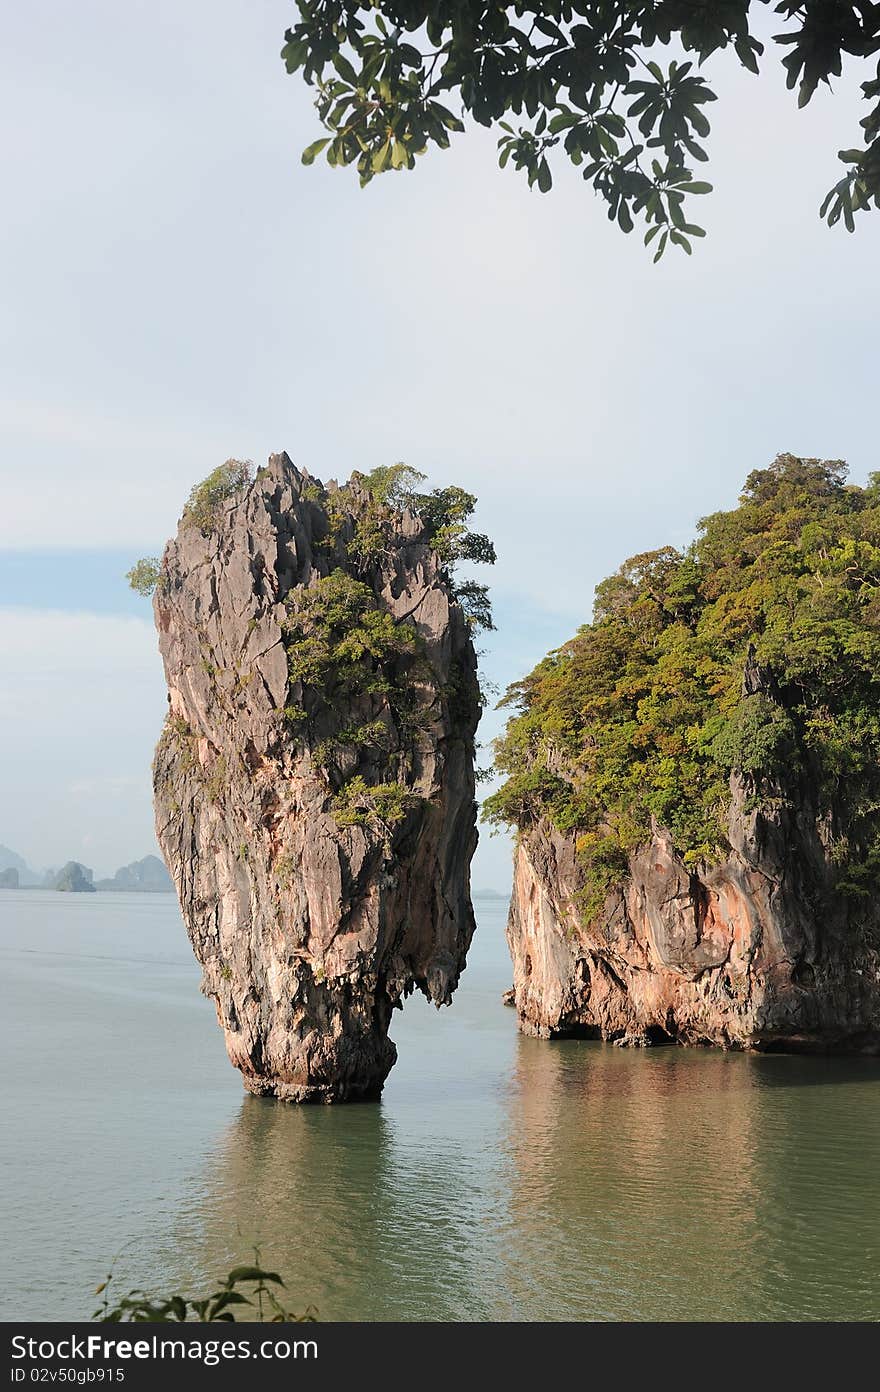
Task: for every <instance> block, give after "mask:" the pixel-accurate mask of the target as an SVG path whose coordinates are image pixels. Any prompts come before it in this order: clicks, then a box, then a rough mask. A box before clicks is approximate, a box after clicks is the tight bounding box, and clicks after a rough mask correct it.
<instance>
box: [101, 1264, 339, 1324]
mask: <svg viewBox="0 0 880 1392" xmlns="http://www.w3.org/2000/svg"><path fill="white" fill-rule="evenodd" d="M114 1279H115V1277H114V1272H113V1270H112V1269H111V1271H110V1273H109V1275H108V1276H107V1279H106V1280H105V1281H102V1282H101V1284H100V1285H99V1286H98V1287H97V1289H96V1290H95V1294H96V1295H102V1296H103V1300H102V1302H101V1305H100V1306H99V1307H98V1309H97V1310H96V1311H95V1312H94V1314H93V1315H92V1319H93V1320H99V1321H101V1322H102V1323H106V1324H124V1323H134V1324H142V1323H148V1324H176V1323H183V1322H186V1321H190V1322H193V1321H195V1322H198V1323H202V1324H207V1323H214V1322H215V1321H216V1322H218V1323H236V1322H238V1321H242V1320H243V1321H245V1322H253V1323H258V1324H260V1323H261V1324H284V1323H293V1324H302V1323H314V1321H315V1320H316V1319H317V1314H316V1312H315V1310H314V1309H313V1308H312V1307H309V1308H308V1309H307V1310H306V1311H305V1312H304V1313H301V1314H297V1313H295V1312H294V1311H292V1310H289V1309H287V1308H286V1306H285V1305H283V1304H282V1300H281V1297H280V1292H281V1291H283V1290H284V1282H283V1280H282V1279H281V1277H280V1276H279V1275H278V1272H277V1271H265V1270H264V1269H263V1267H262V1266H261V1264H260V1259H259V1252H257V1253H256V1256H255V1260H254V1262H252V1263H251V1264H249V1265H246V1266H236V1267H233V1269H232V1270H231V1271H230V1272H229V1274H228V1275H227V1276H226V1278H225V1279H224V1280H223V1281H221V1282H220V1284H219V1285H218V1287H217V1289H216V1290H214V1291H212V1292H211V1293H210V1294H209V1295H206V1296H202V1297H193V1296H189V1295H187V1296H184V1295H178V1294H173V1295H152V1294H149V1293H148V1292H146V1291H143V1290H131V1291H129V1292H128V1293H127V1294H126V1295H123V1296H120V1297H119V1299H118V1300H117V1302H116V1304H115V1305H111V1304H110V1286H111V1284H112V1282H113V1281H114Z"/></svg>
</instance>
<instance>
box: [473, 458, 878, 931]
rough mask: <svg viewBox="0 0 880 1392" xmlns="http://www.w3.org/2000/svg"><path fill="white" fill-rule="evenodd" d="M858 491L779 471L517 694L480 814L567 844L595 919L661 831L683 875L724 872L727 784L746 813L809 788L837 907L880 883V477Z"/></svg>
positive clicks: (631, 587)
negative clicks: (746, 685)
mask: <svg viewBox="0 0 880 1392" xmlns="http://www.w3.org/2000/svg"><path fill="white" fill-rule="evenodd" d="M846 472H847V471H846V467H845V465H843V464H842V463H839V462H830V463H829V462H820V461H819V460H815V459H799V458H795V457H794V456H792V455H782V456H780V457H779V458H778V459H777V460H776V461H775V462H774V463H773V464H772V465H771V466H770V468H768V469H763V470H760V471H756V472H754V473H752V474H751V475H750V476H749V478H748V479H747V481H746V486H745V490H744V492H743V493H742V495H741V499H740V506H739V507H738V508H736V509H734V510H733V511H730V512H718V513H714V514H713V515H712V516H710V517H707V518H704V519H703V521H702V522H701V523H700V527H699V536H698V538H697V540H696V541H695V542H694V543H693V544H692V545H691V546H690V547H688V548H687V549H686V550H684V551H677V550H675V549H674V548H672V547H664V548H661V549H660V550H657V551H651V552H647V553H645V554H643V555H639V556H634V557H633V558H631V559H630V560H628V561H627V562H626V563H625V564H624V565H623V566H621V568H620V570H619V571H618V572H617V574H616V575H613V576H611V577H610V578H609V579H607V580H605V581H603V582H602V584H600V585H599V586H598V588H597V591H596V604H595V610H594V618H593V621H592V623H590V624H587V625H586V626H584V627H583V628H581V629H580V630H579V632H578V634H577V636H576V637H575V638H573V639H572V640H571V641H570V642H568V643H566V644H565V645H564V646H563V647H561V648H560V649H558V650H557V651H556V652H553V653H550V654H549V655H548V656H547V657H546V658H545V659H544V660H543V661H542V662H541V663H540V664H539V665H538V666H537V667H536V668H535V670H534V671H533V672H532V673H531V674H530V675H529V676H528V677H526V678H525V679H524V680H523V681H521V682H518V683H516V684H515V685H514V686H512V687H511V688H510V689H509V691H508V693H507V695H506V697H505V698H504V703H503V704H507V705H509V706H512V707H513V708H514V709H515V712H516V713H515V714H514V715H513V717H512V718H511V720H510V721H509V723H508V726H507V729H506V732H505V734H504V735H503V737H502V738H501V739H500V740H498V741H497V743H496V757H497V765H498V768H499V769H500V770H501V772H502V773H504V774H505V775H506V781H505V783H504V785H503V786H502V787H501V788H500V789H499V791H498V792H496V793H495V794H493V795H492V796H491V797H490V798H489V799H488V800H487V802H486V804H485V808H484V815H485V817H486V819H487V820H489V821H491V822H494V823H507V824H512V825H513V826H515V827H517V828H518V829H519V830H520V831H525V830H528V829H529V828H531V827H534V826H535V825H536V824H537V823H538V822H539V821H540V820H541V819H546V820H547V821H548V822H549V823H550V824H552V825H553V826H554V827H556V828H557V829H558V830H560V831H562V832H565V833H567V834H570V835H572V836H573V837H574V838H575V842H576V845H577V850H578V854H579V857H580V861H581V864H582V867H583V872H584V880H585V884H586V891H585V904H586V905H587V906H588V908H589V909H590V911H595V909H596V908H597V907H598V905H599V904H600V903H601V898H602V896H603V894H604V893H605V891H607V889H608V888H610V887H611V886H612V885H613V884H614V883H616V882H619V881H620V879H621V878H622V877H623V876H624V875H625V873H626V868H627V858H628V855H629V853H630V852H631V851H633V850H634V849H635V848H636V847H637V846H639V845H640V844H643V843H644V842H645V840H646V839H647V837H648V835H649V833H650V828H651V824H652V819H653V820H656V822H657V823H658V824H660V825H661V826H663V827H665V828H666V829H667V830H668V831H669V832H670V833H671V835H672V838H673V841H674V843H675V846H676V848H677V849H678V851H679V852H680V853H681V854H682V856H683V857H684V859H685V861H686V862H687V863H689V864H697V863H712V862H713V861H717V860H718V859H720V858H722V857H723V856H724V855H725V854H726V853H727V850H728V845H727V839H726V826H727V822H726V817H727V812H728V808H729V805H730V799H731V793H730V775H731V772H732V771H736V772H737V773H738V774H740V775H742V776H744V777H745V780H746V782H747V785H748V786H749V788H750V790H751V794H752V796H751V802H750V805H751V806H752V807H755V806H759V805H760V804H761V803H762V802H770V801H772V800H773V799H778V798H779V797H780V796H785V788H786V787H788V788H789V789H791V788H792V787H793V786H794V783H796V782H797V780H798V779H799V778H804V777H806V778H808V779H809V781H810V785H811V788H812V789H813V791H814V794H815V797H816V799H817V804H818V812H819V814H820V815H821V816H823V817H824V818H825V824H826V826H827V828H828V830H827V834H828V836H829V838H830V840H831V843H832V845H831V855H832V859H834V860H835V861H836V862H837V864H838V866H839V870H840V879H839V886H840V888H841V889H843V890H847V891H849V892H862V891H863V889H864V886H865V884H866V883H868V882H869V881H870V878H871V876H872V875H874V874H876V872H877V870H878V869H880V474H874V475H872V476H871V478H870V480H869V483H868V486H867V487H865V488H859V487H854V486H851V485H847V484H846ZM749 663H751V664H752V665H753V666H754V669H755V670H756V671H759V672H760V673H761V674H762V675H763V680H762V684H761V689H758V690H752V691H746V692H744V690H743V677H744V672H745V670H746V667H747V664H749ZM783 774H784V775H785V777H784V778H783V779H781V778H780V776H781V775H783Z"/></svg>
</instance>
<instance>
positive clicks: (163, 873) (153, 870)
mask: <svg viewBox="0 0 880 1392" xmlns="http://www.w3.org/2000/svg"><path fill="white" fill-rule="evenodd" d="M95 888H96V889H100V890H113V891H116V892H122V891H126V892H128V893H131V892H132V891H134V892H135V893H137V894H168V893H170V892H171V890H172V889H173V888H174V886H173V885H172V883H171V876H170V875H169V874H168V871H167V870H166V869H165V866H164V865H163V863H162V861H161V860H160V859H159V857H158V856H154V855H148V856H144V858H143V860H133V861H132V863H131V865H123V866H122V868H121V869H120V870H117V871H116V874H115V875H114V876H113V877H112V879H109V880H98V881H97V883H96V885H95Z"/></svg>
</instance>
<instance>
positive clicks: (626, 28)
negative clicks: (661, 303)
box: [281, 0, 880, 260]
mask: <svg viewBox="0 0 880 1392" xmlns="http://www.w3.org/2000/svg"><path fill="white" fill-rule="evenodd" d="M297 8H298V11H299V20H298V22H297V23H296V24H295V25H293V26H292V27H291V28H290V29H288V30H287V32H286V34H285V44H284V48H283V49H282V55H281V56H282V58H283V60H284V62H285V65H286V67H287V71H288V72H290V73H294V72H301V73H302V75H303V77H304V79H305V81H306V82H307V83H308V84H309V85H310V86H312V87H314V88H315V92H316V99H315V105H316V108H317V111H318V116H319V118H320V120H321V122H322V123H323V125H324V127H325V129H326V130H327V132H328V134H327V135H326V136H324V137H322V138H321V139H319V140H316V141H314V142H313V144H311V145H310V146H309V147H308V149H307V150H306V151H305V152H304V154H303V163H305V164H312V163H314V161H315V159H316V158H317V157H318V155H319V154H322V153H323V154H324V155H325V157H326V159H327V162H328V163H329V164H330V165H333V166H345V165H354V166H355V167H356V169H357V171H358V173H359V176H360V181H361V184H366V183H368V182H369V181H370V180H371V179H372V178H373V177H374V176H375V175H376V174H380V173H383V172H385V171H386V170H402V169H412V168H413V167H414V165H415V159H416V156H417V155H420V154H422V153H424V151H425V150H426V149H427V148H428V147H429V146H430V145H436V146H438V147H439V148H441V149H445V148H447V147H448V145H449V142H450V135H451V134H452V133H455V132H460V131H463V130H464V128H465V127H464V119H465V118H466V117H470V118H471V119H472V120H473V121H475V122H477V123H478V124H479V125H482V126H489V127H492V126H494V127H497V129H498V130H499V131H500V138H499V141H498V148H499V162H500V164H501V165H502V167H503V166H505V165H507V164H508V163H510V164H511V165H512V166H513V167H514V168H517V169H519V170H521V171H523V173H524V174H525V175H526V177H527V179H528V183H529V187H530V188H534V187H537V188H538V189H539V191H540V192H542V193H546V192H548V191H549V189H550V188H551V187H552V184H553V170H552V161H553V159H554V157H555V156H556V155H558V154H560V153H561V154H563V155H564V156H566V157H567V158H568V160H569V161H570V162H571V163H572V164H573V165H575V166H578V167H580V168H581V172H582V174H583V177H584V179H585V180H586V181H587V182H588V183H589V184H590V185H591V186H592V188H593V189H594V191H595V192H596V193H597V194H598V195H599V196H600V197H601V198H602V199H603V200H604V201H605V203H606V204H607V210H608V216H609V218H610V219H611V220H612V221H614V222H615V223H616V224H617V225H618V226H619V227H620V229H621V230H622V231H623V232H631V231H632V229H633V227H634V225H635V222H636V220H637V219H641V221H642V223H643V226H644V229H645V232H644V239H645V243H646V244H648V245H650V244H653V245H654V259H655V260H658V259H659V258H660V257H661V256H662V255H663V253H664V251H665V250H666V248H667V246H668V245H673V246H677V247H679V248H681V249H682V250H684V251H685V252H687V253H688V254H690V251H691V241H692V239H693V238H694V237H701V236H703V235H704V233H703V229H702V227H700V226H699V225H697V224H696V223H694V222H693V221H692V220H691V218H690V216H689V214H688V213H687V212H686V211H685V207H686V200H690V199H691V198H692V197H693V196H694V195H699V194H702V193H708V192H709V191H710V189H711V185H709V184H708V183H706V182H705V181H703V180H701V179H697V178H695V177H694V174H693V172H692V167H691V166H692V163H693V162H694V161H696V162H698V163H699V162H704V161H706V159H707V158H708V156H707V153H706V149H705V147H704V145H703V144H702V142H703V141H704V140H705V139H706V138H707V137H708V136H709V134H710V124H709V120H708V117H707V115H706V111H705V107H706V106H707V105H708V104H709V103H711V102H713V101H714V100H715V93H714V92H713V91H712V90H711V88H710V87H709V85H708V83H707V81H706V79H705V78H704V77H703V76H702V75H701V74H700V73H699V72H698V71H696V67H695V65H697V66H702V65H703V64H704V63H705V62H706V61H707V60H708V59H709V58H710V57H712V56H713V55H715V54H718V53H721V52H728V53H730V54H732V55H733V56H734V58H735V60H736V61H737V62H738V63H739V64H740V65H741V66H743V67H745V68H746V69H747V70H748V71H750V72H752V73H757V72H758V71H759V59H760V58H761V57H762V55H763V53H764V45H763V44H762V43H761V42H760V41H759V40H758V39H757V38H756V37H755V36H754V34H753V33H752V32H751V19H752V16H753V14H754V13H755V12H756V10H757V0H716V3H712V4H705V3H698V4H695V3H688V2H686V0H663V3H656V2H655V0H649V2H648V3H645V2H643V0H480V2H479V3H477V4H462V3H460V0H415V3H413V0H405V2H404V0H297ZM775 12H776V14H778V15H779V16H780V17H781V21H782V23H783V24H784V25H785V28H784V30H783V32H782V33H780V34H777V35H775V36H774V43H775V44H776V45H780V46H782V47H783V48H785V49H786V50H787V52H786V56H785V58H784V59H783V66H784V68H785V70H786V79H787V84H788V86H789V87H790V88H795V87H797V89H798V104H799V105H800V106H804V105H805V104H806V103H807V102H808V101H809V100H810V98H811V97H812V95H813V93H814V92H815V90H816V88H817V86H818V85H819V83H826V84H828V85H830V82H831V79H832V78H834V77H840V75H841V73H842V71H843V61H844V59H845V58H849V59H855V60H861V61H866V60H868V59H871V58H873V57H874V55H876V53H877V51H878V49H880V6H878V5H876V4H854V5H851V4H841V3H834V2H833V0H807V3H805V4H804V3H801V0H778V3H776V5H775ZM671 43H675V44H676V45H677V47H678V48H680V49H681V50H683V51H684V54H685V55H687V58H686V61H679V60H677V59H673V60H672V61H670V62H669V63H668V64H666V65H661V63H660V62H658V61H657V57H659V56H660V53H659V50H660V49H662V48H663V47H666V46H668V45H669V44H671ZM652 55H653V56H652ZM862 92H863V95H864V97H865V99H866V100H867V101H869V102H873V103H874V105H873V106H872V107H871V110H870V111H869V114H868V116H866V117H865V119H864V120H863V121H862V123H861V124H862V127H863V129H864V132H865V147H864V148H863V149H856V150H850V151H846V150H844V151H841V152H840V158H841V159H842V160H843V161H844V162H845V163H847V164H850V165H851V166H852V167H851V168H850V170H849V171H848V173H847V174H846V176H845V177H844V178H843V179H842V180H841V181H840V183H839V184H837V185H836V186H835V188H833V189H832V190H831V192H830V193H829V195H828V197H827V199H826V200H825V202H824V203H823V205H822V216H823V217H825V216H827V217H828V221H829V223H831V224H833V223H835V222H837V221H838V220H839V219H840V218H841V217H843V220H844V223H845V225H846V226H847V227H848V228H849V229H850V230H852V228H853V225H854V224H853V214H854V213H855V212H856V211H860V210H864V209H866V208H868V207H869V205H871V204H872V203H873V205H874V206H878V205H880V100H878V99H880V64H878V67H877V69H876V77H872V78H871V79H869V80H868V81H866V82H864V83H863V84H862ZM438 98H442V99H443V101H449V100H452V101H453V102H454V104H455V105H456V106H457V112H456V111H452V110H450V109H449V107H448V106H446V105H444V104H443V101H441V100H438ZM511 122H515V124H511Z"/></svg>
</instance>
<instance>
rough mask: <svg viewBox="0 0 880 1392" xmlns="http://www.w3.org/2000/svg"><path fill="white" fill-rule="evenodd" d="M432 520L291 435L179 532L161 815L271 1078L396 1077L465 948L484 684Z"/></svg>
mask: <svg viewBox="0 0 880 1392" xmlns="http://www.w3.org/2000/svg"><path fill="white" fill-rule="evenodd" d="M224 480H225V481H224ZM209 485H210V487H209ZM430 541H431V535H430V530H429V528H427V527H426V525H425V524H424V523H423V522H422V520H421V519H420V518H419V517H418V516H415V515H414V514H413V513H412V512H410V511H405V510H404V511H399V510H397V509H396V508H394V507H393V506H390V505H386V503H384V502H383V501H382V500H381V498H378V497H377V496H376V495H375V493H374V492H371V490H370V489H369V488H368V487H367V486H366V484H365V483H364V482H363V481H362V480H361V479H360V478H359V477H358V476H355V477H354V478H353V479H352V480H351V481H350V482H349V483H348V484H345V485H343V486H342V487H339V486H333V487H331V486H330V485H327V486H325V485H323V484H322V483H321V482H320V480H319V479H317V478H314V477H313V476H311V475H310V474H308V473H307V472H305V471H300V470H299V469H297V468H296V467H295V465H294V464H293V463H292V462H291V460H290V458H289V457H288V456H287V455H286V454H283V453H282V454H275V455H272V456H271V457H270V459H269V462H268V464H267V465H266V466H265V468H263V469H260V470H259V471H258V472H257V475H256V477H255V479H254V480H253V481H252V482H248V480H247V478H246V476H244V475H243V474H242V473H241V472H239V473H238V474H236V473H235V472H234V470H228V476H227V475H222V471H217V475H212V476H211V479H209V480H206V483H205V485H202V487H201V489H199V490H194V493H193V496H192V498H191V500H190V504H189V505H188V509H187V511H186V512H185V513H184V516H183V518H182V520H181V524H180V527H179V529H178V533H177V536H176V538H175V539H174V540H172V541H171V542H169V543H168V545H167V547H166V549H165V554H164V556H163V559H162V566H161V572H160V576H159V582H158V585H157V588H156V593H155V599H154V609H155V616H156V624H157V628H158V630H159V635H160V651H161V654H162V658H163V662H164V666H165V673H166V678H167V683H168V699H169V715H168V719H167V721H166V726H165V729H164V731H163V735H162V738H161V740H160V742H159V746H158V749H157V752H156V759H155V765H154V787H155V809H156V824H157V834H158V837H159V842H160V845H161V847H162V850H163V853H164V855H165V859H166V862H167V864H168V867H169V870H170V872H171V875H172V878H173V880H174V883H175V886H176V889H177V892H178V896H179V899H180V904H181V908H182V911H183V916H184V920H185V922H186V926H187V930H188V933H189V936H190V939H191V941H192V945H193V949H194V951H195V954H196V957H197V958H198V960H199V961H200V963H201V965H202V968H203V986H202V989H203V990H204V992H205V993H206V994H207V995H208V996H210V997H211V998H212V999H213V1000H214V1002H215V1005H216V1009H217V1016H218V1020H219V1022H220V1025H221V1027H222V1029H223V1031H224V1035H225V1039H226V1046H227V1050H228V1053H229V1057H230V1059H231V1060H232V1062H233V1063H234V1064H235V1066H236V1067H238V1068H239V1069H240V1070H241V1072H242V1076H243V1078H244V1082H245V1085H246V1086H247V1087H248V1088H249V1089H250V1090H251V1091H253V1092H255V1093H258V1094H271V1095H274V1096H277V1097H281V1098H285V1099H288V1100H293V1101H315V1100H325V1101H337V1100H345V1099H349V1098H359V1097H369V1096H375V1095H376V1094H377V1093H378V1092H379V1090H380V1089H381V1087H382V1084H383V1082H384V1079H385V1077H386V1076H387V1073H388V1071H389V1069H390V1068H391V1066H392V1064H393V1062H394V1059H395V1057H396V1051H395V1047H394V1045H393V1044H392V1043H391V1041H390V1040H389V1038H388V1026H389V1021H390V1018H391V1012H392V1009H393V1008H394V1007H395V1006H398V1005H400V1004H401V1003H402V1001H403V999H404V997H405V996H406V995H407V994H408V993H409V992H410V991H412V990H413V989H419V990H421V991H423V992H424V994H425V995H426V996H428V997H429V998H430V999H431V1000H433V1001H435V1002H436V1003H437V1004H438V1005H439V1004H441V1003H448V1001H449V1000H450V998H451V995H452V993H453V991H454V990H455V987H456V985H457V982H458V978H459V973H460V972H461V970H462V968H463V967H464V964H465V959H466V953H467V948H468V946H469V943H470V939H471V935H472V933H473V928H474V920H473V910H472V907H471V900H470V889H469V866H470V861H471V857H472V855H473V851H474V848H475V845H476V830H475V802H474V771H473V756H474V733H475V729H476V724H477V719H478V716H479V688H478V684H477V679H476V657H475V652H474V647H473V643H472V641H471V636H470V629H469V626H468V623H467V620H466V618H465V615H464V613H463V611H462V609H461V606H460V605H459V603H458V602H457V600H456V596H455V591H454V586H453V584H452V582H451V580H450V578H449V575H448V573H447V571H446V569H445V568H444V566H443V564H442V563H441V561H440V559H439V557H438V555H437V553H436V552H435V551H434V550H433V549H432V547H431V544H430Z"/></svg>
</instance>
